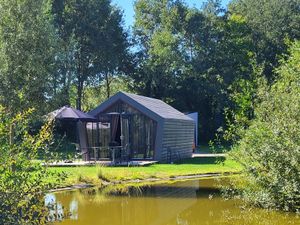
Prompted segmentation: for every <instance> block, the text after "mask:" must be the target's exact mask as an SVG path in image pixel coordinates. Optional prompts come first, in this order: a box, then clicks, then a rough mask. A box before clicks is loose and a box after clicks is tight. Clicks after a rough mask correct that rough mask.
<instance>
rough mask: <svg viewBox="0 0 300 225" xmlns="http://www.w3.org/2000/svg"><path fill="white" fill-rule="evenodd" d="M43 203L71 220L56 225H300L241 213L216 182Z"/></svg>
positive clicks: (293, 219)
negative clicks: (52, 204) (221, 195)
mask: <svg viewBox="0 0 300 225" xmlns="http://www.w3.org/2000/svg"><path fill="white" fill-rule="evenodd" d="M46 202H54V203H55V204H56V206H57V207H56V208H55V210H54V211H53V212H55V213H56V214H66V215H67V214H68V215H69V216H67V217H65V219H64V220H62V221H60V222H56V223H54V224H55V225H57V224H60V225H73V224H74V225H102V224H103V225H127V224H128V225H173V224H177V225H196V224H197V225H199V224H207V225H208V224H218V225H219V224H221V225H222V224H228V225H234V224H236V225H240V224H249V225H250V224H251V225H252V224H253V225H254V224H255V225H256V224H262V225H269V224H270V225H277V224H278V225H285V224H300V218H299V216H298V215H296V214H293V213H282V212H276V211H267V210H262V209H243V207H242V204H241V203H240V202H239V201H238V200H224V199H222V198H221V197H220V193H219V191H218V185H217V180H215V179H201V180H188V181H180V182H175V183H172V184H170V183H169V184H155V185H151V186H146V187H141V188H133V187H131V188H125V189H121V190H118V191H115V190H112V189H110V190H105V189H99V190H96V189H85V190H74V191H68V192H60V193H52V194H49V195H47V196H46Z"/></svg>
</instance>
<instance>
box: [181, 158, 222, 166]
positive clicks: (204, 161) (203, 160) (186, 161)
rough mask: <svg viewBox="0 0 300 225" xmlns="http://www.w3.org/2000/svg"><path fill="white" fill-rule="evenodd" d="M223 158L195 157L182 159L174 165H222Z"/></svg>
mask: <svg viewBox="0 0 300 225" xmlns="http://www.w3.org/2000/svg"><path fill="white" fill-rule="evenodd" d="M224 161H225V157H197V158H189V159H183V160H180V161H178V162H176V164H199V165H200V164H201V165H203V164H218V163H224Z"/></svg>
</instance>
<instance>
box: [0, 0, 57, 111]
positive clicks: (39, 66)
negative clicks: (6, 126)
mask: <svg viewBox="0 0 300 225" xmlns="http://www.w3.org/2000/svg"><path fill="white" fill-rule="evenodd" d="M54 49H55V39H54V29H53V26H52V19H51V15H50V13H49V4H48V1H45V0H37V1H35V0H24V1H17V0H9V1H8V0H1V1H0V103H1V104H3V105H4V106H5V107H6V109H7V110H9V111H11V112H13V111H14V112H17V111H19V110H20V109H26V108H28V107H35V108H36V109H38V110H39V111H42V109H45V101H46V100H47V92H48V91H49V89H48V81H49V78H50V74H51V73H52V71H53V59H54Z"/></svg>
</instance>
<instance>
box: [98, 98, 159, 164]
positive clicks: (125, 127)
mask: <svg viewBox="0 0 300 225" xmlns="http://www.w3.org/2000/svg"><path fill="white" fill-rule="evenodd" d="M98 117H99V119H100V121H110V124H111V129H110V142H109V143H108V144H109V145H119V146H123V147H126V148H127V149H128V150H129V154H130V158H132V159H152V158H153V157H154V148H155V138H156V126H157V125H156V122H155V121H154V120H152V119H150V118H149V117H147V116H145V115H144V114H142V113H141V112H140V111H138V110H136V109H134V108H133V107H131V106H129V105H128V104H126V103H124V102H121V101H119V102H117V103H116V104H114V105H113V106H111V107H110V108H108V109H107V110H105V112H103V113H101V114H100V115H98ZM100 136H102V133H101V132H100ZM105 144H107V143H105Z"/></svg>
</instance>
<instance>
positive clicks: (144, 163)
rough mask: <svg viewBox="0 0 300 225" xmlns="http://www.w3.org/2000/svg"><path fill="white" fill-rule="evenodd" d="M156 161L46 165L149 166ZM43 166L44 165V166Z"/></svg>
mask: <svg viewBox="0 0 300 225" xmlns="http://www.w3.org/2000/svg"><path fill="white" fill-rule="evenodd" d="M157 162H158V161H128V162H112V161H76V162H63V161H60V162H53V163H49V164H47V166H49V167H72V166H74V167H75V166H94V165H99V166H149V165H152V164H155V163H157ZM44 165H45V164H44Z"/></svg>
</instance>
